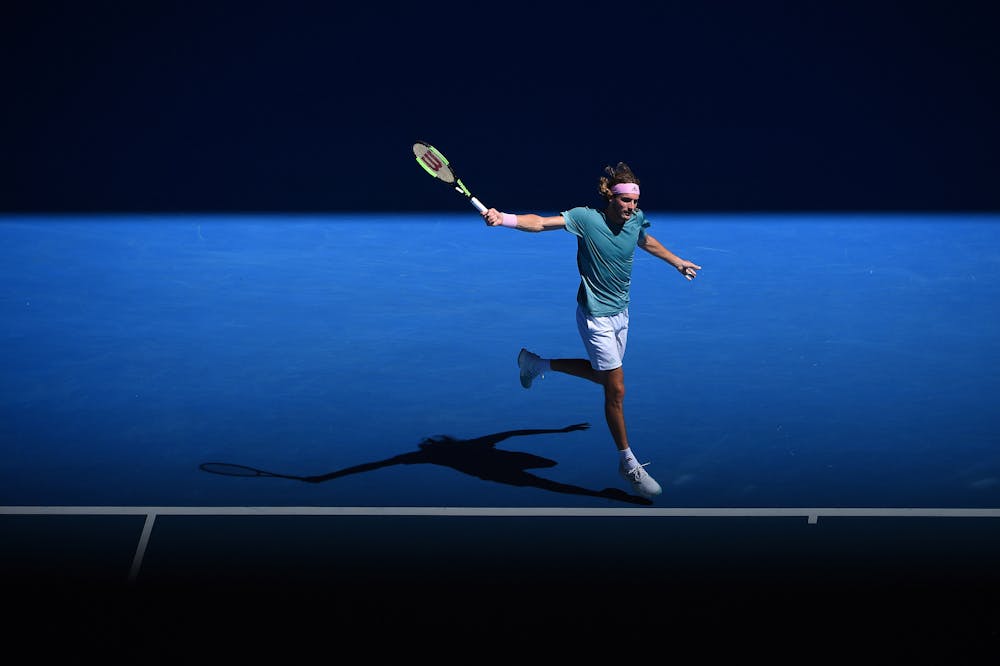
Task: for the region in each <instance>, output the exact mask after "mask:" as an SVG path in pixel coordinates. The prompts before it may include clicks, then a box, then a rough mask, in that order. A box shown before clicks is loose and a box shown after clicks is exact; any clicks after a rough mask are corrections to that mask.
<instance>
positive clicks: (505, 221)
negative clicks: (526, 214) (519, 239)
mask: <svg viewBox="0 0 1000 666" xmlns="http://www.w3.org/2000/svg"><path fill="white" fill-rule="evenodd" d="M500 226H502V227H516V226H517V215H511V214H510V213H504V214H503V216H502V219H501V220H500Z"/></svg>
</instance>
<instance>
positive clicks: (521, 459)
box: [199, 423, 652, 505]
mask: <svg viewBox="0 0 1000 666" xmlns="http://www.w3.org/2000/svg"><path fill="white" fill-rule="evenodd" d="M589 427H590V424H589V423H577V424H574V425H570V426H566V427H565V428H534V429H523V430H505V431H503V432H497V433H493V434H490V435H483V436H482V437H476V438H474V439H457V438H455V437H451V436H449V435H435V436H433V437H428V438H426V439H424V440H423V441H422V442H420V444H419V445H418V446H417V450H416V451H410V452H408V453H401V454H399V455H396V456H392V457H391V458H386V459H384V460H376V461H374V462H367V463H362V464H360V465H354V466H352V467H345V468H343V469H339V470H336V471H333V472H329V473H327V474H319V475H315V476H292V475H289V474H277V473H274V472H267V471H264V470H259V469H255V468H253V467H246V466H244V465H236V464H232V463H221V462H206V463H202V464H201V465H199V467H200V468H201V469H202V470H204V471H206V472H211V473H212V474H222V475H225V476H255V477H273V478H280V479H294V480H297V481H304V482H306V483H323V482H325V481H332V480H334V479H339V478H341V477H344V476H348V475H350V474H360V473H362V472H371V471H374V470H377V469H381V468H383V467H391V466H393V465H440V466H442V467H450V468H451V469H454V470H456V471H459V472H462V473H464V474H468V475H470V476H474V477H476V478H479V479H483V480H484V481H494V482H496V483H503V484H507V485H510V486H518V487H530V488H539V489H541V490H548V491H550V492H554V493H563V494H567V495H586V496H589V497H603V498H605V499H609V500H615V501H618V502H628V503H629V504H642V505H649V504H652V501H651V500H647V499H646V498H644V497H640V496H638V495H631V494H629V493H627V492H625V491H623V490H620V489H618V488H604V489H603V490H591V489H589V488H583V487H581V486H574V485H571V484H567V483H560V482H558V481H553V480H551V479H546V478H544V477H541V476H537V475H535V474H532V473H530V472H528V471H527V470H529V469H539V468H547V467H555V466H556V465H557V464H558V463H557V462H556V461H555V460H550V459H548V458H543V457H541V456H536V455H535V454H533V453H526V452H524V451H507V450H504V449H498V448H496V446H497V444H499V443H500V442H502V441H504V440H506V439H509V438H511V437H525V436H528V435H547V434H554V433H569V432H574V431H577V430H586V429H587V428H589Z"/></svg>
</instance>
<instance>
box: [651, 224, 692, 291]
mask: <svg viewBox="0 0 1000 666" xmlns="http://www.w3.org/2000/svg"><path fill="white" fill-rule="evenodd" d="M639 247H641V248H642V249H643V250H645V251H646V252H649V253H650V254H651V255H653V256H654V257H658V258H660V259H663V261H665V262H667V263H668V264H670V265H671V266H673V267H674V268H676V269H677V270H678V272H679V273H680V274H681V275H683V276H684V277H686V278H687V279H688V280H693V279H694V278H695V277H697V275H698V271H700V270H701V266H699V265H698V264H696V263H694V262H693V261H688V260H687V259H681V258H680V257H678V256H677V255H676V254H674V253H673V252H671V251H670V250H668V249H667V248H665V247H663V244H662V243H660V241H658V240H656V239H655V238H653V237H652V236H650V235H649V234H646V235H645V242H642V241H640V242H639Z"/></svg>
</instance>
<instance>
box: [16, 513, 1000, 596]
mask: <svg viewBox="0 0 1000 666" xmlns="http://www.w3.org/2000/svg"><path fill="white" fill-rule="evenodd" d="M0 515H19V516H51V515H73V516H145V517H146V521H145V523H144V524H143V527H142V534H141V536H140V537H139V544H138V547H137V548H136V551H135V556H134V557H133V558H132V567H131V569H130V571H129V580H130V581H134V580H135V579H136V577H137V576H138V575H139V569H140V567H141V566H142V559H143V557H144V556H145V553H146V546H147V544H148V543H149V536H150V534H151V533H152V531H153V523H154V521H155V520H156V516H472V517H523V518H529V517H538V516H542V517H568V518H580V517H583V518H601V517H607V518H615V517H639V518H666V517H688V518H703V517H721V518H756V517H768V516H771V517H792V518H794V517H799V518H803V517H804V518H806V519H808V523H809V524H810V525H815V524H816V523H817V522H818V521H819V517H820V516H841V517H872V518H1000V509H944V508H765V507H760V508H688V509H683V508H646V509H636V508H578V507H474V506H472V507H470V506H0Z"/></svg>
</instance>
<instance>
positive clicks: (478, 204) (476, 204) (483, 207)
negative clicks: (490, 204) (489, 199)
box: [470, 197, 486, 213]
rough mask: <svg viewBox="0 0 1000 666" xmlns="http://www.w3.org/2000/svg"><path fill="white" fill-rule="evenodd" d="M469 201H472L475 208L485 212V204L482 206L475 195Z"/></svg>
mask: <svg viewBox="0 0 1000 666" xmlns="http://www.w3.org/2000/svg"><path fill="white" fill-rule="evenodd" d="M470 201H472V205H473V206H475V207H476V210H478V211H479V212H480V213H485V212H486V206H484V205H483V204H482V202H481V201H479V199H477V198H476V197H472V198H471V199H470Z"/></svg>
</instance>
